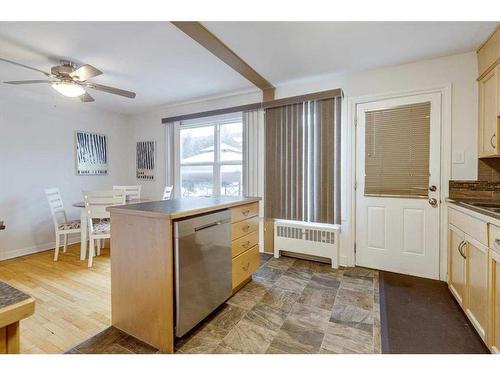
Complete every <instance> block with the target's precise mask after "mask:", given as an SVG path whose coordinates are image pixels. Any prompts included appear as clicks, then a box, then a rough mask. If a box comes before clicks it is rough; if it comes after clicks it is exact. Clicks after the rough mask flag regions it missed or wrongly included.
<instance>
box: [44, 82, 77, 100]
mask: <svg viewBox="0 0 500 375" xmlns="http://www.w3.org/2000/svg"><path fill="white" fill-rule="evenodd" d="M51 86H52V88H53V89H54V90H56V91H57V92H59V93H60V94H62V95H64V96H67V97H70V98H76V97H77V96H80V95H83V94H85V90H84V89H83V88H82V87H81V86H79V85H77V84H75V83H72V82H54V83H52V84H51Z"/></svg>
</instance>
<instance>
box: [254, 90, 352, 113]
mask: <svg viewBox="0 0 500 375" xmlns="http://www.w3.org/2000/svg"><path fill="white" fill-rule="evenodd" d="M337 96H344V93H343V91H342V89H334V90H327V91H318V92H313V93H310V94H304V95H297V96H290V97H288V98H282V99H276V100H271V101H267V102H263V103H262V108H264V109H268V108H275V107H281V106H284V105H289V104H297V103H302V102H307V101H311V100H322V99H330V98H335V97H337Z"/></svg>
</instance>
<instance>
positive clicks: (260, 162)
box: [243, 109, 265, 246]
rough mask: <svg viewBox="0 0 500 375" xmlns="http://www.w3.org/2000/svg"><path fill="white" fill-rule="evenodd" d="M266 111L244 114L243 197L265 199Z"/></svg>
mask: <svg viewBox="0 0 500 375" xmlns="http://www.w3.org/2000/svg"><path fill="white" fill-rule="evenodd" d="M264 148H265V147H264V110H262V109H257V110H254V111H246V112H243V195H246V196H252V197H261V198H264ZM259 205H260V211H259V212H260V214H259V221H260V225H259V243H260V244H261V246H263V244H264V201H263V200H261V201H260V204H259Z"/></svg>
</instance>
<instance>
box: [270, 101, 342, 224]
mask: <svg viewBox="0 0 500 375" xmlns="http://www.w3.org/2000/svg"><path fill="white" fill-rule="evenodd" d="M340 104H341V98H340V97H336V98H330V99H324V100H317V101H308V102H303V103H298V104H291V105H285V106H281V107H276V108H269V109H266V113H265V116H266V117H265V134H266V155H265V215H266V217H267V218H269V219H287V220H300V221H307V222H320V223H340Z"/></svg>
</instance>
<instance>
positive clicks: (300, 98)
mask: <svg viewBox="0 0 500 375" xmlns="http://www.w3.org/2000/svg"><path fill="white" fill-rule="evenodd" d="M269 90H271V89H269ZM272 91H273V93H272V95H273V96H274V89H272ZM263 95H264V99H265V97H266V95H269V96H270V95H271V93H270V92H268V93H267V94H266V92H264V94H263ZM337 96H341V97H344V92H343V91H342V89H334V90H326V91H318V92H313V93H309V94H304V95H297V96H290V97H287V98H282V99H277V100H268V101H265V100H264V101H263V102H262V103H252V104H246V105H241V106H237V107H228V108H222V109H215V110H213V111H205V112H197V113H190V114H186V115H180V116H173V117H166V118H163V119H162V120H161V122H162V124H166V123H169V122H175V121H183V120H191V119H194V118H201V117H208V116H216V115H222V114H225V113H232V112H243V111H253V110H256V109H260V108H263V109H267V108H274V107H279V106H283V105H288V104H296V103H301V102H306V101H310V100H322V99H329V98H335V97H337Z"/></svg>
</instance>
